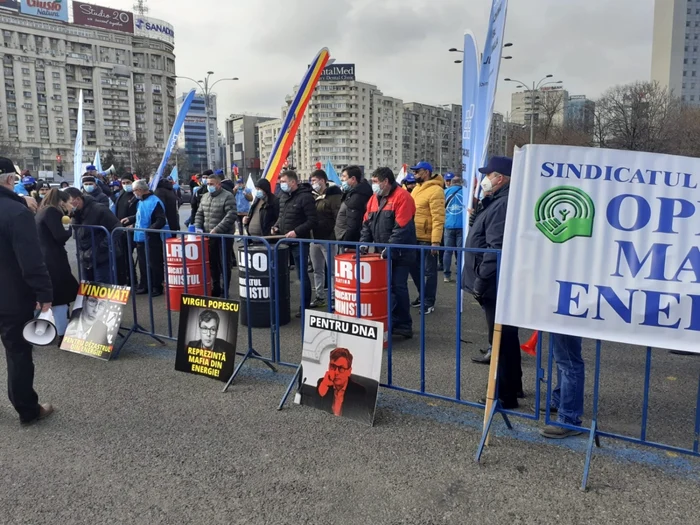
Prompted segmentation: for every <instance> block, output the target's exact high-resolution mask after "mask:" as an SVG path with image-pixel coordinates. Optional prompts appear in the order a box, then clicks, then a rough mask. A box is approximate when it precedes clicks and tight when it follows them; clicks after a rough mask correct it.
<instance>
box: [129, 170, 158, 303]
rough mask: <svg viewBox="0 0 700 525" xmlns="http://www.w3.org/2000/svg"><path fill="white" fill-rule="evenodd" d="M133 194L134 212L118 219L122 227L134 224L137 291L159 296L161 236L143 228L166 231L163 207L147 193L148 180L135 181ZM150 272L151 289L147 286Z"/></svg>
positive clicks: (149, 191) (149, 192) (156, 198)
mask: <svg viewBox="0 0 700 525" xmlns="http://www.w3.org/2000/svg"><path fill="white" fill-rule="evenodd" d="M133 192H134V196H135V197H136V198H137V199H138V204H137V205H136V215H133V216H131V217H126V218H124V219H122V221H121V222H122V224H124V225H125V226H131V225H132V224H133V225H134V228H135V230H136V231H135V232H134V242H135V243H136V251H137V253H138V258H139V275H140V278H141V284H140V285H139V286H138V287H137V290H136V293H137V294H147V293H149V292H150V295H151V296H152V297H158V296H159V295H163V273H164V272H163V239H162V238H161V235H160V234H159V233H148V232H144V231H143V230H169V229H170V228H168V221H167V218H166V216H165V206H164V205H163V203H162V202H161V200H160V199H159V198H158V197H156V196H155V195H154V194H153V193H151V190H150V188H149V187H148V183H147V182H146V181H144V180H137V181H136V182H134V185H133ZM149 275H150V280H151V282H150V284H151V288H150V290H149V288H148V284H149V283H148V277H149Z"/></svg>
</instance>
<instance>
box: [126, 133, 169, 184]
mask: <svg viewBox="0 0 700 525" xmlns="http://www.w3.org/2000/svg"><path fill="white" fill-rule="evenodd" d="M130 146H131V157H132V160H133V166H131V170H132V172H133V173H135V174H136V175H137V176H138V177H139V178H150V177H152V176H153V175H154V173H155V171H156V169H157V168H158V164H159V163H160V159H161V155H162V152H159V151H158V149H157V148H154V147H153V146H149V145H148V143H147V142H146V139H143V138H138V139H134V138H132V139H131V144H130Z"/></svg>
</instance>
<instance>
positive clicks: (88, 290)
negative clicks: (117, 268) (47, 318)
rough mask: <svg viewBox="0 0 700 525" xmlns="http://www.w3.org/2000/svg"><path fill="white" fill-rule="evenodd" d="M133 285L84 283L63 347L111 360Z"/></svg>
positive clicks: (77, 298)
mask: <svg viewBox="0 0 700 525" xmlns="http://www.w3.org/2000/svg"><path fill="white" fill-rule="evenodd" d="M130 290H131V288H129V287H128V286H116V285H113V284H100V283H92V282H85V281H83V282H81V283H80V288H79V289H78V296H77V297H76V299H75V303H73V311H72V312H71V317H70V322H69V323H68V328H67V329H66V334H65V336H64V337H63V341H62V343H61V350H66V351H68V352H74V353H76V354H83V355H88V356H90V357H96V358H98V359H104V360H109V358H110V357H111V356H112V350H113V349H114V343H115V340H116V339H117V335H118V333H119V327H120V326H121V322H122V317H123V315H124V306H125V305H126V303H127V301H128V300H129V293H130Z"/></svg>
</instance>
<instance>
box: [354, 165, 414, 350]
mask: <svg viewBox="0 0 700 525" xmlns="http://www.w3.org/2000/svg"><path fill="white" fill-rule="evenodd" d="M372 192H373V193H374V196H373V197H372V198H371V199H370V200H369V202H368V203H367V211H366V212H365V216H364V222H363V224H362V234H361V235H360V242H366V243H377V244H390V245H392V246H391V305H392V308H391V323H392V330H391V334H392V335H398V336H401V337H405V338H406V339H410V338H411V337H413V320H412V319H411V306H410V298H409V296H408V274H409V272H410V271H411V266H412V265H413V264H414V262H415V259H416V253H415V250H406V249H401V247H400V246H396V247H395V246H394V245H401V244H404V245H405V244H408V245H412V244H416V225H415V223H414V222H413V216H414V215H415V214H416V205H415V203H414V202H413V199H412V198H411V195H410V194H409V193H408V192H407V191H406V190H404V189H403V188H402V187H401V186H399V185H398V184H397V183H396V179H395V178H394V173H393V172H392V171H391V170H390V169H389V168H379V169H377V170H376V171H375V172H374V173H372ZM363 251H366V250H363ZM388 251H389V250H388V249H386V248H385V249H383V250H382V256H385V257H388Z"/></svg>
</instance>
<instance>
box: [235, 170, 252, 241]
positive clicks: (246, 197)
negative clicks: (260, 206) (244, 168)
mask: <svg viewBox="0 0 700 525" xmlns="http://www.w3.org/2000/svg"><path fill="white" fill-rule="evenodd" d="M233 196H234V197H236V210H237V212H236V213H237V214H238V221H237V222H238V230H239V232H240V233H243V219H244V218H245V217H246V216H247V215H248V212H249V211H250V203H251V202H253V192H252V191H250V189H249V188H246V187H245V183H244V182H243V179H238V180H237V181H236V185H235V186H234V188H233Z"/></svg>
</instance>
